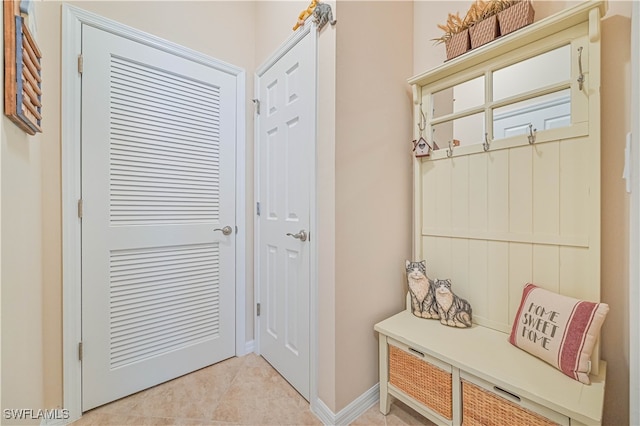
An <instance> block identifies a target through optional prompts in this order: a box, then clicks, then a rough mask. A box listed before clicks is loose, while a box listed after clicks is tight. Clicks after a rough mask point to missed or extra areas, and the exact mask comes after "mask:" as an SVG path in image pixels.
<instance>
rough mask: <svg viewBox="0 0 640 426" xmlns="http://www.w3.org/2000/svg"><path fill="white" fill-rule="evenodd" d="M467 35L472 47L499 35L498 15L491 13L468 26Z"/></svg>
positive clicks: (485, 42)
mask: <svg viewBox="0 0 640 426" xmlns="http://www.w3.org/2000/svg"><path fill="white" fill-rule="evenodd" d="M469 35H470V37H471V48H472V49H475V48H476V47H478V46H482V45H483V44H487V43H489V42H490V41H493V40H495V39H496V37H498V36H499V35H500V33H499V30H498V17H497V16H496V15H493V16H490V17H488V18H485V19H483V20H482V21H480V22H477V23H475V24H474V25H472V26H471V27H470V28H469Z"/></svg>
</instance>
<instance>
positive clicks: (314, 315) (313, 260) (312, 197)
mask: <svg viewBox="0 0 640 426" xmlns="http://www.w3.org/2000/svg"><path fill="white" fill-rule="evenodd" d="M307 35H308V36H309V37H311V38H312V44H313V49H314V58H315V64H314V68H315V69H314V72H315V75H316V81H315V88H314V89H315V98H316V107H315V108H314V111H315V117H314V125H313V129H314V131H313V137H312V145H313V146H312V148H311V152H313V155H312V158H311V159H310V161H309V164H308V166H309V173H310V183H311V184H310V188H309V235H310V238H309V241H308V244H309V404H310V406H311V411H312V412H314V413H315V412H317V407H318V401H319V400H318V388H317V377H318V368H317V364H318V361H317V360H318V269H317V268H318V238H317V229H318V227H317V200H316V194H317V183H318V179H317V146H318V145H317V143H318V107H317V100H318V78H317V77H318V62H319V61H318V31H317V29H316V24H315V23H314V22H313V21H312V20H311V19H307V21H306V23H305V24H304V26H303V27H301V28H299V29H298V30H297V31H296V32H294V33H293V34H291V35H290V36H289V38H288V39H287V40H285V42H284V43H283V44H282V45H280V47H279V48H278V49H277V50H276V51H275V52H274V53H273V54H272V55H271V56H270V57H269V58H268V59H267V60H266V61H265V62H263V63H262V65H260V66H259V67H258V68H257V69H256V72H255V75H254V85H253V86H254V101H255V100H258V99H260V85H259V83H260V78H261V76H263V75H264V73H265V72H266V71H267V70H268V69H269V68H271V67H272V66H273V65H274V64H275V63H276V62H277V61H278V60H279V59H281V58H282V57H283V56H284V55H285V54H286V53H287V52H289V51H290V50H291V49H293V47H294V46H295V45H296V44H297V43H298V42H299V41H300V40H302V39H303V38H304V37H305V36H307ZM258 105H259V104H258ZM258 202H260V115H259V114H258V113H257V109H256V110H255V111H254V206H255V207H254V208H255V209H257V203H258ZM253 229H254V235H253V249H254V264H253V282H254V302H255V304H257V303H260V220H259V218H258V215H257V211H256V210H254V225H253ZM254 306H256V305H254ZM254 335H255V350H254V352H255V353H256V354H258V355H260V320H259V318H258V316H257V315H256V311H255V310H254Z"/></svg>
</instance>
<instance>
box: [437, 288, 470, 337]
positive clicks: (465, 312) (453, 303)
mask: <svg viewBox="0 0 640 426" xmlns="http://www.w3.org/2000/svg"><path fill="white" fill-rule="evenodd" d="M434 287H435V293H436V296H435V298H436V304H437V306H438V312H439V314H440V322H441V323H442V324H444V325H449V326H451V327H460V328H467V327H471V305H470V304H469V302H467V301H466V300H464V299H462V298H461V297H458V296H456V295H455V294H453V292H452V291H451V280H449V279H446V280H435V282H434Z"/></svg>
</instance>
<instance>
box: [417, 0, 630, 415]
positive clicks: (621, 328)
mask: <svg viewBox="0 0 640 426" xmlns="http://www.w3.org/2000/svg"><path fill="white" fill-rule="evenodd" d="M470 4H471V2H470V1H468V2H455V3H452V2H447V1H417V2H415V4H414V27H415V31H414V69H413V72H414V73H415V74H417V73H421V72H423V71H425V70H427V69H429V68H433V67H435V66H438V65H440V64H441V63H442V62H443V61H444V60H445V51H444V46H442V45H438V46H434V45H433V42H432V41H430V39H432V38H435V37H437V36H438V35H439V34H440V30H438V29H437V27H436V25H437V24H438V23H442V22H444V21H445V20H446V16H447V13H448V12H454V13H455V11H456V10H459V11H460V14H461V15H464V12H465V11H466V10H467V8H468V6H469V5H470ZM574 4H576V2H570V1H534V9H535V10H536V16H535V19H536V21H537V20H540V19H542V18H545V17H547V16H549V15H550V14H553V13H556V12H559V11H561V10H563V9H565V8H567V7H570V6H572V5H574ZM630 17H631V2H624V1H610V2H609V11H608V13H607V15H606V17H605V19H604V20H603V21H602V91H601V93H602V291H601V298H602V300H603V301H604V302H606V303H608V304H609V305H610V307H611V310H610V312H609V315H608V317H607V320H606V321H605V323H604V327H603V330H602V357H603V359H605V360H606V361H607V362H608V369H607V374H608V376H607V378H608V381H607V389H606V395H605V408H604V423H605V424H609V425H623V424H628V422H629V401H628V400H629V359H628V358H629V355H628V354H629V329H628V317H629V312H628V303H627V300H628V289H629V277H628V271H629V257H628V247H629V242H628V235H629V228H628V223H629V220H628V206H629V199H628V196H627V194H626V192H625V187H624V181H623V180H622V178H621V176H622V170H623V160H624V146H625V137H626V134H627V132H629V129H630V124H629V117H630V111H629V108H630V99H629V93H630V92H631V83H630V76H629V67H630V58H629V52H630V47H629V42H630V28H631V21H630Z"/></svg>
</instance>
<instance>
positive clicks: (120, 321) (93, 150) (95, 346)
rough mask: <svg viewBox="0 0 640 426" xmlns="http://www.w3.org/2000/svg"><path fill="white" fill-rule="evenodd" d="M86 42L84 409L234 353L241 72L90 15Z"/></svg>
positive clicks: (84, 38) (83, 76)
mask: <svg viewBox="0 0 640 426" xmlns="http://www.w3.org/2000/svg"><path fill="white" fill-rule="evenodd" d="M82 50H83V57H84V71H83V74H82V198H83V204H84V212H83V218H82V340H83V351H84V359H83V369H82V380H83V383H82V387H83V410H88V409H91V408H93V407H96V406H98V405H102V404H105V403H107V402H110V401H113V400H115V399H118V398H121V397H123V396H125V395H129V394H132V393H134V392H137V391H139V390H142V389H145V388H148V387H150V386H154V385H156V384H158V383H161V382H164V381H167V380H170V379H172V378H175V377H178V376H180V375H183V374H186V373H188V372H191V371H194V370H196V369H199V368H202V367H204V366H207V365H210V364H213V363H215V362H218V361H221V360H223V359H225V358H228V357H230V356H233V355H234V354H235V223H234V218H235V142H236V134H235V133H236V132H235V121H236V86H235V84H236V83H235V77H234V76H231V75H228V74H225V73H223V72H221V71H218V70H215V69H212V68H211V67H208V66H205V65H202V64H199V63H195V62H193V61H190V60H187V59H184V58H181V57H178V56H175V55H172V54H170V53H167V52H164V51H161V50H158V49H155V48H153V47H150V46H146V45H142V44H140V43H137V42H134V41H131V40H128V39H124V38H121V37H118V36H116V35H113V34H110V33H107V32H104V31H101V30H98V29H95V28H92V27H88V26H84V27H83V49H82ZM225 226H229V227H231V229H232V230H233V232H232V233H231V234H230V235H224V234H223V232H221V231H215V230H214V229H221V228H223V227H225Z"/></svg>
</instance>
